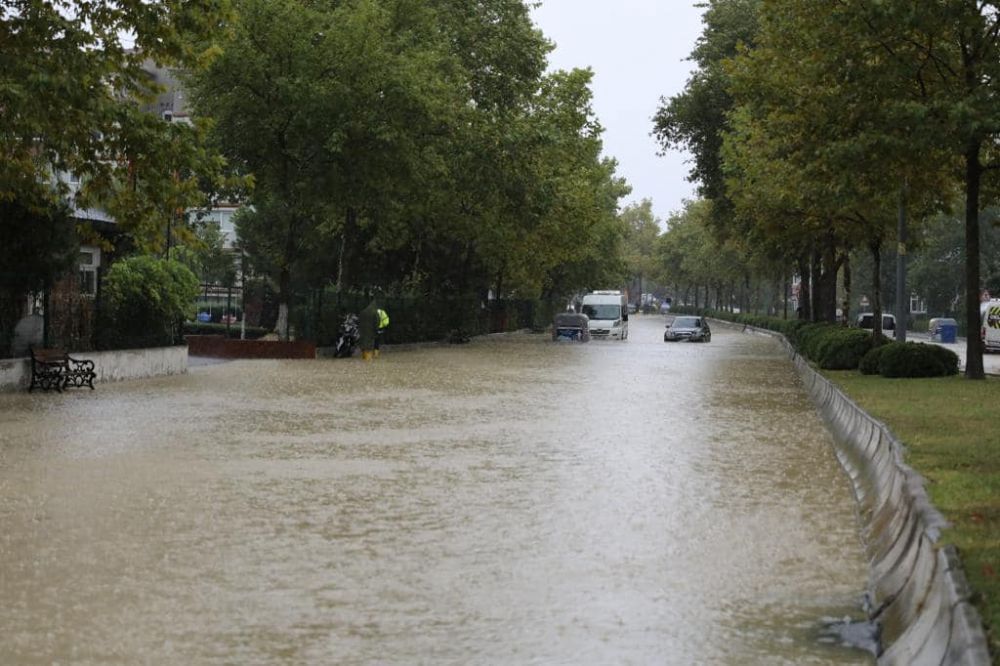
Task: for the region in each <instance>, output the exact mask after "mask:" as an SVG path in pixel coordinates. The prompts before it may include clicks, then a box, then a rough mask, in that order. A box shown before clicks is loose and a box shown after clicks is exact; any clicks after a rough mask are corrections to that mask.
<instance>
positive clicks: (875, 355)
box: [858, 338, 897, 375]
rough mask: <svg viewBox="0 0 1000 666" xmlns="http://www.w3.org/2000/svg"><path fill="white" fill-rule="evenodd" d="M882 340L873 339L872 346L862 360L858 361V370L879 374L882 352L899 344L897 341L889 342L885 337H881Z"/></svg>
mask: <svg viewBox="0 0 1000 666" xmlns="http://www.w3.org/2000/svg"><path fill="white" fill-rule="evenodd" d="M880 340H882V342H881V343H876V342H875V341H874V340H872V348H871V349H869V350H868V351H867V352H866V353H865V355H864V356H862V357H861V362H860V363H858V370H860V371H861V374H863V375H877V374H879V363H881V362H882V353H883V352H885V350H886V348H887V347H889V346H890V345H894V344H897V343H895V342H888V341H887V340H886V339H885V338H880Z"/></svg>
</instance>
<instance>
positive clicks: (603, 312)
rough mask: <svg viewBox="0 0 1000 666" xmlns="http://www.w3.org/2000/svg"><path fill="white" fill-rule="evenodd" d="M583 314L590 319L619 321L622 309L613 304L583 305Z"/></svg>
mask: <svg viewBox="0 0 1000 666" xmlns="http://www.w3.org/2000/svg"><path fill="white" fill-rule="evenodd" d="M583 314H585V315H587V316H588V317H590V318H591V319H620V318H621V316H622V308H621V306H620V305H615V304H613V303H608V304H601V303H584V304H583Z"/></svg>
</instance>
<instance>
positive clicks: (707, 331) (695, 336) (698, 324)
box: [663, 316, 712, 342]
mask: <svg viewBox="0 0 1000 666" xmlns="http://www.w3.org/2000/svg"><path fill="white" fill-rule="evenodd" d="M663 341H664V342H683V341H687V342H711V341H712V329H711V328H709V326H708V322H707V321H706V320H705V319H704V318H703V317H685V316H679V317H674V320H673V321H672V322H670V323H669V324H667V330H666V331H664V333H663Z"/></svg>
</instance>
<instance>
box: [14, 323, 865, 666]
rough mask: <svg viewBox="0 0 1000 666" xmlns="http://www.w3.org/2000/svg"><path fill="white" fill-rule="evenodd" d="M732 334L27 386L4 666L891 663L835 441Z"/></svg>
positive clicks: (779, 363)
mask: <svg viewBox="0 0 1000 666" xmlns="http://www.w3.org/2000/svg"><path fill="white" fill-rule="evenodd" d="M714 333H715V334H714V336H713V341H712V343H710V344H708V345H695V344H686V343H679V344H664V343H663V342H662V320H660V319H659V318H658V317H648V318H642V317H637V318H635V320H634V321H633V322H632V331H631V334H630V339H629V340H628V341H626V342H624V343H615V342H593V343H590V344H584V345H581V344H566V343H563V344H557V343H552V342H550V341H549V340H548V339H547V338H546V337H545V336H532V335H526V334H525V335H514V336H500V337H493V338H488V339H480V340H475V341H473V342H472V343H471V344H469V345H462V346H455V347H448V346H440V347H438V346H432V347H426V348H422V349H417V350H411V351H405V352H404V351H399V350H396V351H394V350H391V349H390V350H388V351H387V352H385V353H384V354H383V356H382V358H381V359H380V360H379V361H377V362H375V363H371V364H365V363H362V362H360V361H357V360H332V359H331V360H319V361H256V362H234V363H228V364H224V365H214V366H207V367H199V368H193V369H192V371H191V373H190V374H188V375H187V376H183V377H170V378H162V379H155V380H148V381H135V382H128V383H121V384H106V385H101V386H100V387H99V388H98V390H96V391H94V392H89V391H87V392H69V393H66V394H63V395H39V394H33V395H28V394H24V393H20V394H7V395H0V519H2V521H3V523H2V524H3V526H4V530H3V534H2V536H0V595H2V598H3V599H4V604H3V605H2V606H0V626H2V627H3V630H4V631H3V638H2V639H0V663H25V664H33V663H39V664H41V663H46V664H48V663H53V662H60V663H63V662H66V663H107V662H116V663H208V664H213V663H217V664H273V663H279V664H307V663H309V664H312V663H316V664H326V663H338V664H364V663H392V664H404V663H405V664H410V663H456V664H459V663H460V664H465V663H574V664H583V663H593V664H604V663H637V664H638V663H642V664H645V663H677V664H690V663H713V664H717V663H721V664H746V663H762V664H763V663H766V664H776V663H786V664H808V663H816V664H841V663H870V662H871V659H870V657H869V656H868V655H867V654H865V653H861V652H857V651H851V650H847V649H844V648H842V647H840V646H839V645H837V644H836V643H837V641H831V640H830V639H829V633H828V632H827V633H826V634H824V633H823V632H824V630H825V629H826V628H828V627H829V626H830V624H831V623H832V622H836V621H838V620H842V619H843V618H845V617H848V618H854V619H857V618H858V617H859V616H860V610H859V608H860V595H861V593H862V591H863V587H864V581H865V576H866V571H865V567H864V563H863V561H862V559H861V550H860V546H859V543H858V536H857V528H856V522H855V514H854V506H853V502H852V500H851V496H850V492H849V489H848V485H847V481H846V479H845V478H844V476H843V474H842V473H841V472H840V470H839V468H838V467H837V464H836V462H835V460H834V458H833V455H832V452H831V450H830V444H829V440H828V437H827V436H826V435H825V434H824V433H823V432H822V430H821V425H820V422H819V420H818V417H817V416H816V415H815V413H814V411H813V410H812V409H811V407H810V404H809V402H808V399H807V398H806V396H805V395H804V393H803V391H802V390H801V389H800V388H799V386H798V384H797V383H796V379H795V375H794V372H793V370H792V368H791V366H790V364H789V363H788V362H787V361H786V360H785V359H784V357H783V356H782V353H781V351H780V349H779V348H778V346H777V345H776V344H774V343H773V342H771V341H769V340H766V339H761V338H755V337H750V336H744V335H740V334H737V333H729V332H727V331H725V330H718V331H715V332H714ZM831 618H832V620H831ZM824 636H826V638H824Z"/></svg>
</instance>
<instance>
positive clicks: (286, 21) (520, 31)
mask: <svg viewBox="0 0 1000 666" xmlns="http://www.w3.org/2000/svg"><path fill="white" fill-rule="evenodd" d="M0 41H2V42H3V44H4V48H3V49H2V52H0V62H2V63H3V72H4V74H3V77H4V80H3V85H0V108H2V109H3V116H4V131H3V132H2V133H0V206H3V207H4V210H3V215H2V216H0V232H2V235H3V237H4V238H5V239H11V241H12V242H13V243H15V244H16V247H19V248H24V249H25V250H26V251H25V252H23V253H4V256H3V257H2V258H0V261H4V262H7V264H0V275H2V276H4V277H5V279H4V287H5V288H6V292H7V293H8V294H17V293H24V292H25V291H29V290H40V289H43V288H44V287H45V286H46V284H48V283H49V282H51V280H52V278H53V277H54V276H57V275H59V273H60V272H61V271H64V270H66V269H68V268H69V267H71V266H72V262H73V258H74V249H75V243H76V242H78V241H77V238H78V237H79V236H78V234H81V233H82V234H84V236H85V237H86V235H87V234H88V230H87V229H86V228H85V227H81V228H80V229H76V230H75V231H76V232H77V235H74V233H72V232H73V231H74V230H73V212H72V209H73V208H87V207H99V208H101V209H103V210H106V211H107V212H109V213H110V214H111V215H112V216H113V217H114V218H115V219H116V220H117V225H118V230H119V231H120V232H122V233H123V234H124V235H125V236H127V238H128V240H127V242H126V243H125V245H126V246H128V247H129V248H131V251H135V252H137V253H162V252H164V251H165V250H166V249H167V248H168V246H169V245H170V244H173V245H175V246H176V245H177V244H188V245H190V246H197V245H198V243H199V242H201V241H199V240H198V238H197V236H196V234H195V233H193V227H192V225H191V224H190V223H189V222H187V221H185V220H184V216H183V214H182V212H183V211H185V210H191V209H197V208H208V207H211V205H212V203H213V202H217V201H220V200H228V201H234V200H235V201H238V202H239V203H242V204H246V206H245V208H244V209H243V212H242V214H241V216H240V217H239V218H238V221H237V227H238V231H239V235H240V237H241V244H242V249H243V251H244V252H245V255H246V257H247V260H248V264H247V265H248V266H251V267H252V269H253V270H254V271H255V272H256V273H257V274H259V275H265V276H270V277H273V279H274V283H275V285H276V288H277V290H278V292H279V298H280V302H281V307H280V316H279V324H278V328H279V330H280V332H282V333H287V321H288V308H289V305H290V304H291V302H292V301H293V297H294V294H296V293H301V291H302V290H306V289H312V288H321V287H329V286H331V285H332V286H334V287H336V288H338V289H343V290H363V289H368V288H371V287H376V286H377V287H381V288H383V289H386V290H388V291H397V292H405V293H408V294H430V295H448V296H466V295H471V294H483V293H485V292H486V291H488V290H492V291H493V293H494V294H496V295H498V296H499V297H506V296H510V295H517V296H519V297H530V298H534V297H542V298H550V299H556V298H558V297H562V296H564V295H565V294H568V293H571V292H573V291H575V290H578V289H581V288H587V287H595V286H605V285H608V284H620V283H621V282H622V280H623V279H624V277H625V264H624V261H623V251H622V247H623V240H624V237H625V235H626V230H627V229H626V224H625V223H624V222H623V221H622V220H621V219H620V218H619V217H618V202H619V200H620V199H621V197H623V196H624V195H625V194H627V192H628V187H627V185H626V184H625V183H624V181H623V180H622V179H621V178H620V177H618V176H617V175H616V173H615V169H616V165H615V162H614V161H613V160H610V159H606V158H602V156H601V149H602V146H601V133H602V128H601V126H600V124H599V123H598V122H597V121H596V119H595V118H594V116H593V113H592V110H591V92H590V82H591V73H590V72H589V71H588V70H574V71H570V72H555V73H551V74H546V73H545V68H546V61H547V54H548V52H549V50H550V48H551V45H550V44H549V42H548V41H547V40H546V39H545V38H544V36H543V35H542V34H541V32H540V31H539V30H537V29H536V28H535V26H534V25H533V24H532V22H531V19H530V14H529V9H528V6H527V4H526V3H525V2H524V1H523V0H480V1H478V2H474V3H471V2H467V0H332V1H331V2H327V3H318V4H317V3H312V2H303V1H302V0H232V1H231V2H229V1H223V2H218V1H216V0H194V1H193V2H187V3H183V4H182V5H174V4H169V3H168V4H160V3H154V4H149V3H147V2H143V1H141V0H115V2H112V3H103V2H102V3H90V2H82V1H80V2H74V1H70V2H68V3H60V4H59V5H50V4H45V3H37V2H32V1H30V0H7V1H5V2H4V12H3V15H2V17H0ZM150 61H153V62H155V63H157V64H158V65H160V66H165V67H168V68H171V69H175V70H177V71H178V72H182V73H183V77H182V78H183V81H184V85H185V94H186V95H187V97H188V98H189V100H190V104H191V106H192V108H193V109H194V111H195V114H194V116H193V118H194V122H193V123H192V124H185V123H167V122H163V120H162V119H160V118H159V117H158V116H157V115H156V114H150V113H146V112H144V108H146V107H147V106H149V105H150V104H151V103H152V102H153V101H154V97H155V95H156V94H157V92H158V90H157V89H156V87H155V85H154V84H153V83H151V79H150V77H149V76H148V75H147V74H146V73H145V71H144V69H143V68H144V66H145V64H146V63H148V62H150ZM61 174H73V175H74V176H75V177H76V178H77V179H78V180H79V183H80V184H79V186H78V187H77V186H75V185H74V186H70V185H69V184H68V182H67V179H66V178H64V177H61V176H60V175H61ZM88 240H92V241H94V242H100V241H99V239H96V238H92V237H91V238H88ZM189 254H191V253H189V252H188V253H185V252H183V251H182V252H181V253H180V254H179V255H178V256H181V257H183V256H187V255H189ZM196 254H197V253H196ZM25 266H28V267H30V268H32V269H33V272H31V271H28V272H29V273H31V276H32V277H31V279H29V280H15V279H14V278H13V277H12V276H22V275H26V274H27V273H26V272H25V271H24V270H22V269H24V267H25ZM15 282H17V284H15Z"/></svg>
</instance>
